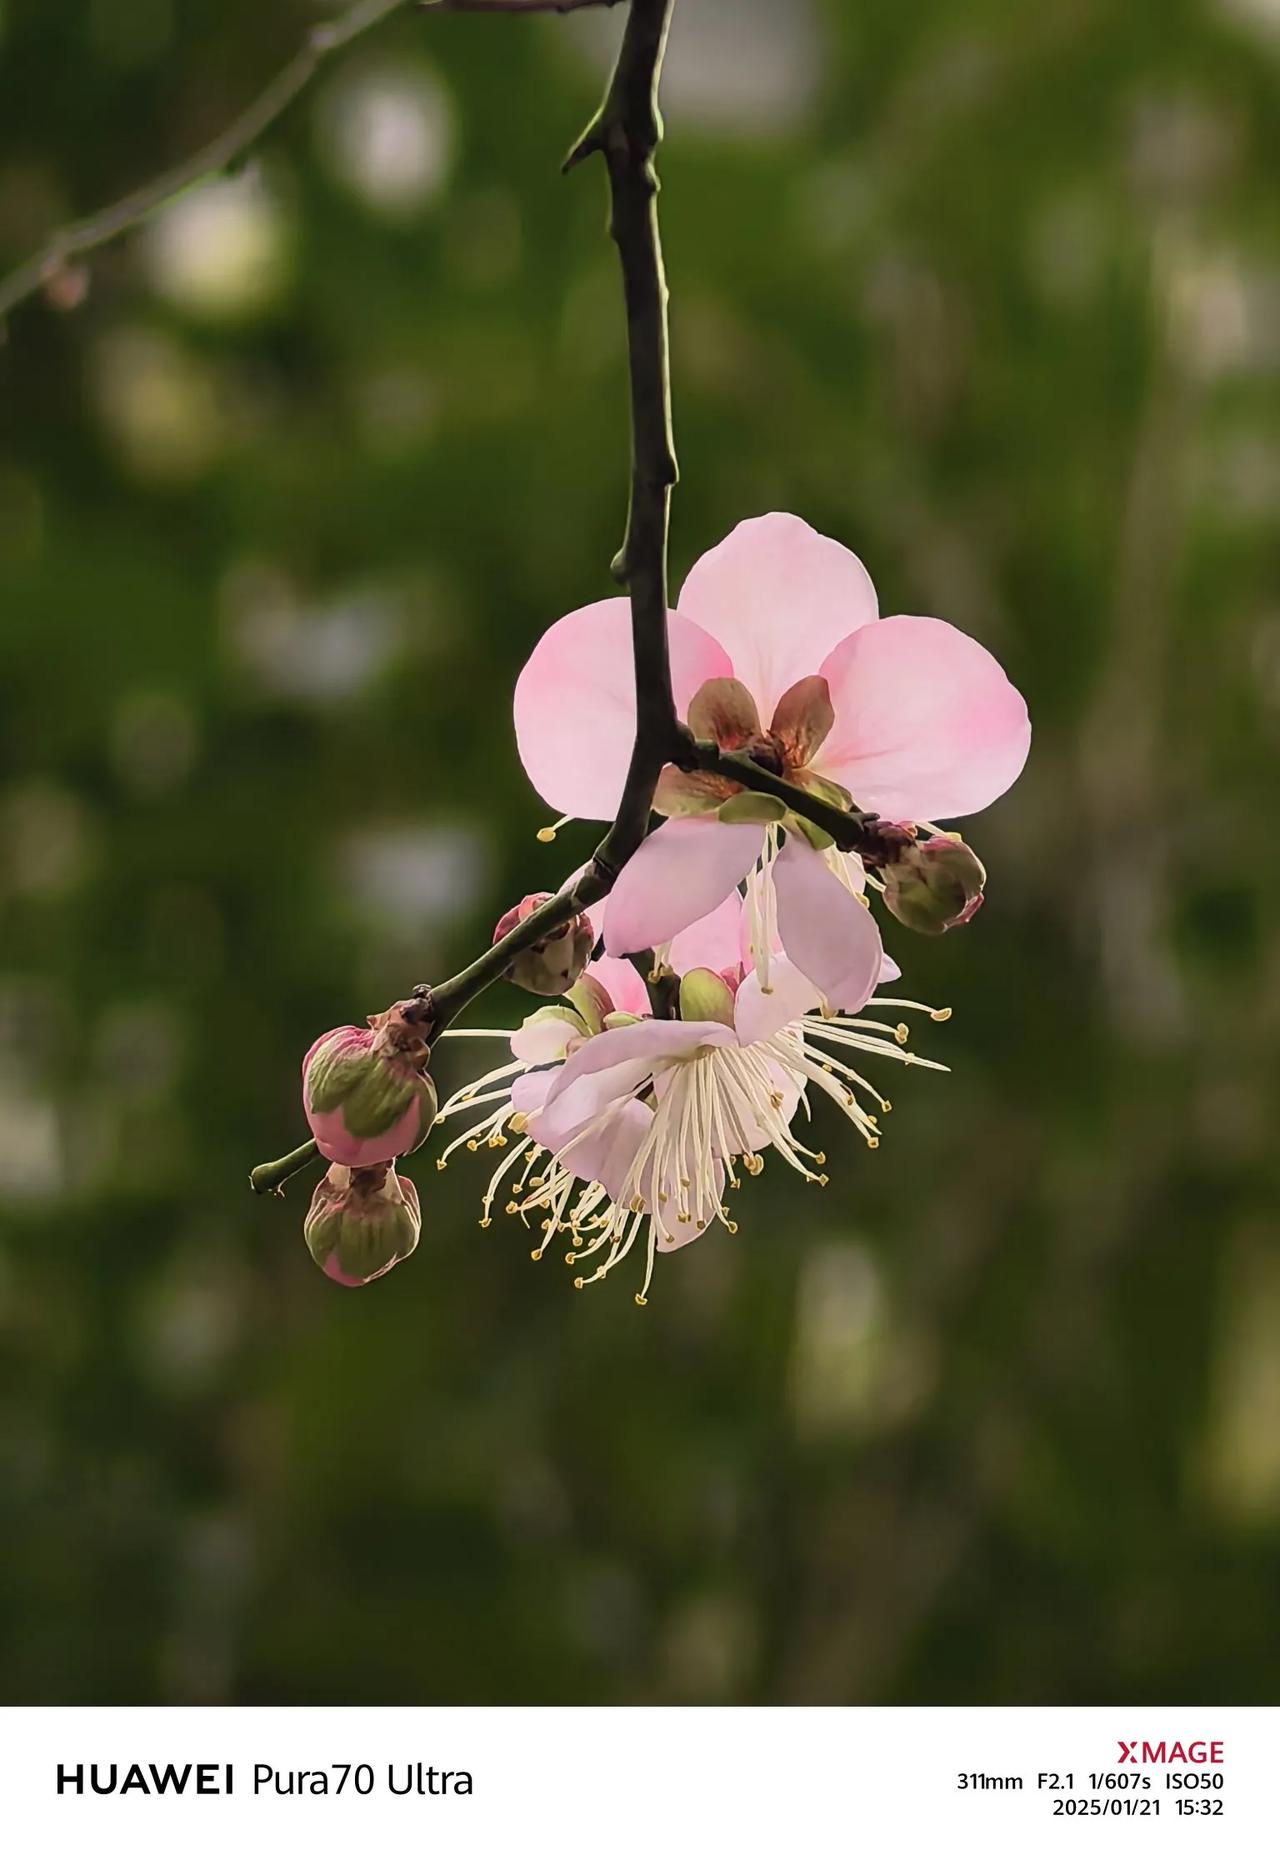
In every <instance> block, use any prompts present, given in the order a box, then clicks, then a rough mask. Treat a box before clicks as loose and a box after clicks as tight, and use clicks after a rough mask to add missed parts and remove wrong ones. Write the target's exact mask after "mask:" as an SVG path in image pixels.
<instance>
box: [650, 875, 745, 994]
mask: <svg viewBox="0 0 1280 1850" xmlns="http://www.w3.org/2000/svg"><path fill="white" fill-rule="evenodd" d="M741 922H742V899H741V896H740V895H739V894H738V893H737V892H736V891H735V892H732V893H730V894H729V897H728V898H727V899H722V900H721V902H720V904H719V905H718V906H717V907H716V909H715V911H714V912H708V914H707V916H706V917H705V918H703V919H697V920H696V921H695V922H694V923H693V924H692V925H686V926H685V928H684V930H683V931H678V932H677V933H676V935H675V937H674V938H673V939H672V940H671V946H670V949H669V950H668V952H667V962H668V963H669V964H670V965H671V968H672V969H673V970H674V971H675V973H676V975H677V976H683V975H684V974H685V972H686V971H688V970H715V971H716V972H720V971H722V970H736V969H737V968H738V965H739V964H740V963H741V961H742V958H741V953H740V951H739V949H738V940H739V934H740V932H741V928H742V925H741Z"/></svg>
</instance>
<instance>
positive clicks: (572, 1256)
mask: <svg viewBox="0 0 1280 1850" xmlns="http://www.w3.org/2000/svg"><path fill="white" fill-rule="evenodd" d="M577 1256H578V1255H577V1254H576V1253H566V1254H565V1256H564V1262H565V1264H566V1265H572V1264H573V1262H574V1260H575V1259H576V1258H577Z"/></svg>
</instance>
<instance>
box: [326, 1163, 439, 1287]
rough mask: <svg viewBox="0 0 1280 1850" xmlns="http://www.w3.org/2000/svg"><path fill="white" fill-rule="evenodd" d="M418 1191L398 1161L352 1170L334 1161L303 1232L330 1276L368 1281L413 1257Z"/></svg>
mask: <svg viewBox="0 0 1280 1850" xmlns="http://www.w3.org/2000/svg"><path fill="white" fill-rule="evenodd" d="M421 1230H422V1210H421V1208H420V1207H419V1205H418V1191H417V1189H416V1188H415V1187H414V1186H413V1183H412V1182H411V1181H410V1180H409V1178H408V1176H401V1175H397V1174H396V1168H395V1164H394V1163H379V1164H376V1165H374V1166H372V1167H370V1168H368V1169H349V1168H347V1167H346V1166H345V1165H344V1164H342V1163H334V1164H333V1165H332V1166H331V1167H330V1170H329V1173H328V1175H326V1176H325V1178H324V1180H323V1181H322V1182H321V1183H320V1184H319V1185H318V1187H317V1188H316V1192H315V1194H314V1195H313V1196H312V1198H311V1208H310V1211H309V1212H308V1214H307V1219H306V1224H305V1226H304V1228H303V1232H304V1234H305V1236H306V1242H307V1248H308V1250H309V1252H310V1254H311V1257H312V1258H313V1259H314V1260H315V1262H316V1264H317V1265H318V1266H319V1267H320V1270H321V1271H322V1272H323V1273H324V1275H325V1277H326V1278H331V1279H332V1280H333V1281H334V1283H335V1284H338V1285H368V1284H371V1283H372V1281H373V1280H374V1279H375V1278H381V1277H382V1275H383V1273H384V1272H389V1271H390V1270H391V1268H392V1266H393V1265H399V1263H400V1261H401V1260H402V1259H407V1258H408V1257H409V1255H410V1253H411V1252H412V1251H413V1249H414V1247H415V1246H416V1245H417V1244H418V1235H419V1233H420V1232H421Z"/></svg>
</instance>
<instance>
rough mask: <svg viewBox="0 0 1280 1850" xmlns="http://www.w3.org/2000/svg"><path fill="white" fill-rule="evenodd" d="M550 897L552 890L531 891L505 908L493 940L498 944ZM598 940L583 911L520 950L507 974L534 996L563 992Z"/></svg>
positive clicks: (513, 981) (576, 977)
mask: <svg viewBox="0 0 1280 1850" xmlns="http://www.w3.org/2000/svg"><path fill="white" fill-rule="evenodd" d="M550 898H551V894H550V893H530V894H528V895H527V897H526V898H524V899H522V900H521V901H520V904H519V905H518V906H512V908H511V910H510V911H509V912H504V913H503V915H502V917H501V918H500V919H499V920H498V923H497V926H496V928H495V930H494V934H493V942H494V943H495V944H497V943H498V941H499V940H500V939H502V938H505V937H506V935H507V933H508V932H509V931H514V930H515V928H516V926H517V925H523V924H524V922H525V920H526V919H527V918H530V917H531V916H532V915H533V914H534V913H535V912H536V911H537V910H538V907H539V906H544V905H545V904H546V902H547V901H548V900H549V899H550ZM595 941H596V934H595V930H594V928H593V926H592V924H591V920H590V919H589V918H588V917H587V915H586V913H585V912H580V913H579V914H578V915H577V917H576V918H572V919H569V920H568V921H567V923H565V924H564V925H557V926H556V927H555V928H554V930H552V931H549V932H548V933H547V935H546V937H545V938H539V940H538V942H537V943H536V944H531V945H528V946H526V948H525V949H524V950H523V951H517V952H516V954H515V956H514V957H513V958H512V959H511V962H510V963H509V964H508V966H507V978H508V980H509V981H510V982H512V983H516V984H518V985H519V987H520V988H521V989H527V990H528V991H529V992H530V993H531V994H532V995H535V996H563V995H564V994H565V992H566V991H567V990H570V989H572V988H573V986H574V984H575V983H576V982H577V980H578V978H579V977H580V976H581V975H582V973H583V971H584V970H585V969H586V967H587V964H588V962H589V961H590V957H591V949H592V946H593V945H594V943H595Z"/></svg>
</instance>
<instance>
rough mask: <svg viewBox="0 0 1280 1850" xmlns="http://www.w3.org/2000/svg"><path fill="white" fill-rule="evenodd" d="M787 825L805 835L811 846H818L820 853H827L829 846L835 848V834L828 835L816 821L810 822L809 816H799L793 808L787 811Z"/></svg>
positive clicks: (797, 832)
mask: <svg viewBox="0 0 1280 1850" xmlns="http://www.w3.org/2000/svg"><path fill="white" fill-rule="evenodd" d="M786 826H787V828H789V829H793V830H794V831H795V833H796V834H797V835H803V836H804V838H805V840H806V841H807V842H808V844H809V846H810V847H811V848H816V849H817V851H818V853H819V854H825V853H826V851H827V849H828V848H834V847H835V845H836V838H835V836H834V835H828V833H827V831H826V830H825V829H824V828H821V827H820V826H819V825H818V824H817V823H816V822H810V820H809V818H808V817H807V816H798V815H797V814H796V812H795V810H793V809H789V810H788V811H787V821H786Z"/></svg>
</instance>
